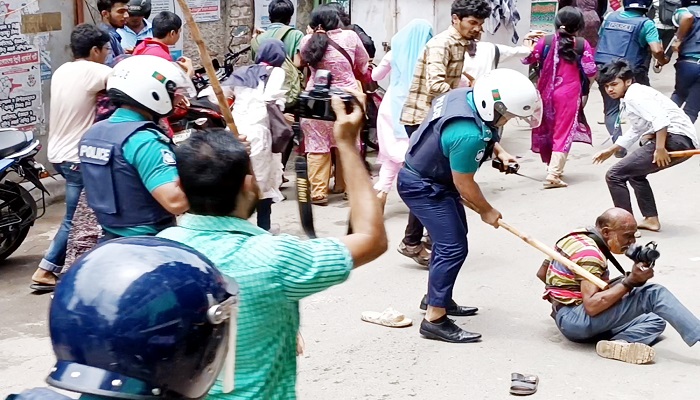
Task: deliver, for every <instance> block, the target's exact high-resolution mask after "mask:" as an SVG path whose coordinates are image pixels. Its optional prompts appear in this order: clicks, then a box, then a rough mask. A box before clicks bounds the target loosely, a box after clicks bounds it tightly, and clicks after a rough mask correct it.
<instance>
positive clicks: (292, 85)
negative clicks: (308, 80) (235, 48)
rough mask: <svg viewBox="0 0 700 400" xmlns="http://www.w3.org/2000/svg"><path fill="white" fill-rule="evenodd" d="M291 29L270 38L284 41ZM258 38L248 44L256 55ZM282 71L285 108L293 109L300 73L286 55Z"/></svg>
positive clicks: (296, 98)
mask: <svg viewBox="0 0 700 400" xmlns="http://www.w3.org/2000/svg"><path fill="white" fill-rule="evenodd" d="M292 29H294V28H292V27H291V26H285V27H283V28H279V29H278V30H277V31H276V32H275V34H274V35H272V36H271V37H272V38H274V39H279V40H281V41H284V38H285V36H287V34H288V33H289V32H291V31H292ZM268 37H270V36H268ZM258 38H260V36H257V37H255V39H253V40H252V41H251V42H250V46H251V48H252V50H253V52H254V53H257V51H258V48H259V47H260V41H259V39H258ZM261 39H262V40H265V37H262V38H261ZM282 69H283V70H284V76H285V77H284V84H283V86H282V87H283V88H284V89H286V90H287V94H286V95H285V98H286V108H287V109H290V108H292V107H294V105H296V103H297V101H298V100H299V95H300V94H301V81H302V73H301V71H299V68H297V67H296V65H294V62H293V61H292V60H291V59H290V58H289V56H288V55H287V56H285V58H284V63H283V64H282Z"/></svg>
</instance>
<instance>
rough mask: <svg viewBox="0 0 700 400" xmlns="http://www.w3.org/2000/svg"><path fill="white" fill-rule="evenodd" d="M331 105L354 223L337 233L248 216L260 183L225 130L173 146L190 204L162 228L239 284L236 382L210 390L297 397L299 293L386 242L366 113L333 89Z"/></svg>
mask: <svg viewBox="0 0 700 400" xmlns="http://www.w3.org/2000/svg"><path fill="white" fill-rule="evenodd" d="M356 96H357V97H358V98H359V97H362V95H361V94H356ZM360 100H361V101H362V103H364V99H360ZM333 108H334V110H335V113H336V115H338V120H337V121H336V123H335V129H334V136H335V140H336V143H337V146H338V152H339V156H340V158H341V160H342V162H343V165H344V166H346V168H347V172H346V174H348V175H347V176H346V185H347V190H348V196H349V199H350V209H351V223H352V227H353V230H354V233H353V234H351V235H348V236H345V237H342V238H340V239H330V238H329V239H313V240H301V239H300V238H297V237H294V236H289V235H280V236H272V235H270V234H269V233H268V232H266V231H264V230H262V229H259V228H258V227H256V226H255V225H253V224H251V223H250V222H248V221H247V219H248V218H250V216H251V215H252V212H253V210H255V203H256V202H257V199H258V195H259V189H258V186H257V184H256V182H255V178H254V177H253V176H252V175H250V173H249V172H247V171H249V158H248V155H247V153H246V150H245V148H244V147H243V145H242V144H240V143H238V142H237V141H236V139H235V138H234V137H233V135H231V134H230V132H226V131H224V130H211V131H208V132H201V133H196V134H194V135H192V136H191V137H190V138H189V139H188V140H187V141H186V142H184V143H183V144H182V145H181V147H179V148H178V149H177V150H176V156H177V158H178V160H181V161H178V165H177V168H178V172H179V175H180V180H181V184H182V188H183V190H184V191H185V194H186V195H187V198H188V200H189V203H190V211H189V213H188V214H186V215H185V216H183V217H182V218H181V220H180V221H179V226H178V227H175V228H170V229H166V230H165V231H163V232H161V233H160V234H159V236H161V237H165V238H169V239H173V240H176V241H179V242H181V243H184V244H187V245H189V246H191V247H193V248H194V249H196V250H198V251H200V252H201V253H203V254H204V255H206V256H207V257H208V258H209V259H210V260H211V261H212V262H214V263H215V264H216V265H217V266H218V267H219V269H220V270H221V271H222V272H223V273H224V274H226V275H229V276H231V277H233V278H234V279H235V280H236V281H237V282H238V284H239V285H240V310H239V315H238V336H237V344H236V365H235V367H236V375H235V389H234V390H233V392H231V393H224V392H223V387H222V385H221V382H217V383H216V384H215V385H214V387H213V388H212V390H211V392H210V393H209V398H212V399H291V398H295V397H296V393H295V385H296V337H297V332H298V330H299V300H301V299H302V298H304V297H307V296H310V295H312V294H314V293H318V292H320V291H322V290H324V289H327V288H329V287H331V286H334V285H337V284H340V283H342V282H344V281H345V280H346V279H347V278H348V276H349V274H350V271H351V270H352V269H353V268H355V267H358V266H360V265H363V264H366V263H368V262H370V261H372V260H374V259H375V258H377V257H379V256H380V255H381V254H382V253H384V251H386V246H387V238H386V232H385V229H384V222H383V218H382V211H381V208H380V205H379V201H378V199H377V197H376V196H375V194H374V191H373V189H372V184H371V181H370V179H369V176H368V175H367V172H366V170H365V168H364V165H363V163H362V160H361V159H360V156H359V154H358V153H357V149H356V147H355V143H356V140H357V136H358V134H359V131H360V128H361V125H362V122H363V113H362V111H361V110H360V109H359V107H355V110H354V111H353V113H352V114H347V113H346V111H345V107H344V104H343V102H342V101H341V100H340V99H338V98H334V99H333ZM243 134H245V133H244V132H243Z"/></svg>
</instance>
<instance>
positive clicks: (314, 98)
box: [298, 69, 357, 121]
mask: <svg viewBox="0 0 700 400" xmlns="http://www.w3.org/2000/svg"><path fill="white" fill-rule="evenodd" d="M332 81H333V76H332V75H331V72H330V71H326V70H325V69H319V70H318V71H316V76H315V77H314V88H313V89H311V90H309V91H308V92H302V93H301V95H300V96H299V105H298V113H299V117H300V118H308V119H319V120H322V121H335V119H336V117H335V113H334V112H333V107H332V106H331V97H333V96H339V97H340V98H341V99H342V100H343V103H345V109H346V110H347V112H348V114H349V113H351V112H352V108H353V103H356V102H357V100H356V99H355V96H353V95H351V94H350V93H347V92H344V91H342V90H338V89H331V82H332Z"/></svg>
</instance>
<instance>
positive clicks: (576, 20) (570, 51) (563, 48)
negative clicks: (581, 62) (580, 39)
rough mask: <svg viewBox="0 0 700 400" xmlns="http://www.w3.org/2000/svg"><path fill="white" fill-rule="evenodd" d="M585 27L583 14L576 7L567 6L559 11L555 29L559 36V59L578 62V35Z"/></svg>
mask: <svg viewBox="0 0 700 400" xmlns="http://www.w3.org/2000/svg"><path fill="white" fill-rule="evenodd" d="M584 26H585V21H584V19H583V13H582V12H581V10H580V9H578V8H576V7H570V6H566V7H564V8H562V9H561V10H559V12H558V13H557V16H556V18H555V19H554V29H555V30H556V31H557V33H558V34H559V58H561V59H564V60H566V61H570V62H574V61H576V58H577V56H578V55H577V54H576V49H575V48H574V47H575V43H576V33H577V32H579V31H580V30H581V29H583V27H584Z"/></svg>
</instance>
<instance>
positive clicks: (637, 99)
mask: <svg viewBox="0 0 700 400" xmlns="http://www.w3.org/2000/svg"><path fill="white" fill-rule="evenodd" d="M598 84H599V85H600V86H602V87H605V91H606V92H607V94H608V95H609V96H610V97H611V98H612V99H614V100H618V99H619V100H621V112H623V113H626V115H627V120H628V121H629V125H630V128H629V130H628V131H627V132H625V134H624V135H622V136H620V137H619V138H618V139H617V140H616V141H615V144H613V145H612V147H610V148H609V149H607V150H604V151H601V152H599V153H598V154H596V155H595V156H594V158H593V162H594V163H596V164H597V163H602V162H603V161H605V160H607V159H608V158H609V157H610V156H612V155H613V154H614V153H615V152H616V151H618V150H621V149H629V150H632V147H634V146H635V145H637V143H639V145H638V146H639V147H638V148H637V149H636V150H634V152H633V153H632V154H630V155H628V156H627V157H625V158H623V159H622V161H620V162H618V163H617V164H615V165H614V166H613V167H612V168H610V170H609V171H608V173H607V174H606V175H605V180H606V181H607V183H608V188H609V189H610V195H611V196H612V199H613V203H615V207H619V208H622V209H625V210H627V211H629V212H630V213H631V212H632V203H631V200H630V194H629V190H628V189H627V182H629V184H630V186H632V188H633V189H634V193H635V196H636V197H637V204H638V205H639V209H640V210H641V212H642V215H643V216H644V220H643V221H642V222H640V223H639V225H638V228H639V229H646V230H650V231H659V230H660V229H661V224H660V222H659V214H658V212H657V210H656V202H655V201H654V193H653V192H652V190H651V185H650V184H649V181H648V180H647V175H649V174H653V173H655V172H659V171H661V170H663V169H666V168H668V167H671V166H674V165H676V164H680V163H682V162H683V161H686V160H687V159H688V158H687V157H685V158H671V157H670V156H669V154H668V152H669V151H681V150H690V149H695V148H697V147H698V139H697V135H696V132H695V127H694V126H693V124H692V123H691V122H690V118H688V116H687V115H686V114H685V113H684V112H683V110H681V109H680V108H678V106H677V105H676V104H675V103H674V102H673V101H671V99H669V98H668V97H666V96H664V95H663V93H661V92H659V91H657V90H656V89H653V88H651V87H649V86H644V85H641V84H638V83H635V82H634V72H633V71H632V70H631V69H630V66H629V64H627V62H626V61H624V60H621V61H615V62H612V63H609V64H607V65H605V66H604V67H603V68H602V69H601V70H600V73H599V75H598Z"/></svg>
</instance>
